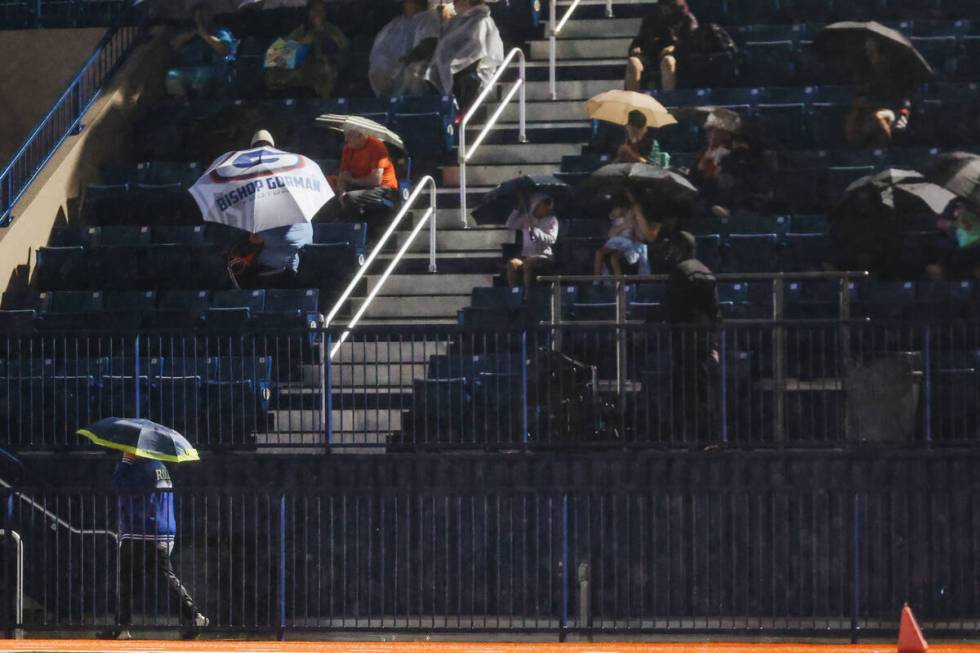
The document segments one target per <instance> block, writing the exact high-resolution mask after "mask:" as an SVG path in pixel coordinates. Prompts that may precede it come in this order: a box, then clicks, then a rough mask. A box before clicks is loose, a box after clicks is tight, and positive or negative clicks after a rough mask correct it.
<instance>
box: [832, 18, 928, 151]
mask: <svg viewBox="0 0 980 653" xmlns="http://www.w3.org/2000/svg"><path fill="white" fill-rule="evenodd" d="M813 47H814V49H815V50H816V52H817V54H818V56H819V57H820V58H821V59H822V60H823V61H824V62H825V63H826V64H828V65H829V66H830V67H831V68H832V69H836V70H837V72H838V74H840V75H842V76H845V77H848V78H849V80H850V81H852V82H855V83H857V84H858V89H857V91H856V92H855V95H854V100H853V103H852V106H851V111H850V113H849V114H848V116H847V119H846V121H845V128H844V131H845V136H846V138H847V142H848V143H849V144H850V145H852V146H854V147H874V146H878V145H886V146H887V145H888V144H889V143H891V141H892V137H893V135H894V132H896V131H901V130H904V129H906V128H907V127H908V122H909V116H910V114H911V106H912V105H911V101H910V98H911V95H912V92H913V91H914V90H915V88H916V86H917V85H918V84H921V83H923V82H925V81H928V80H929V79H931V78H932V77H933V75H934V73H933V70H932V67H931V66H930V65H929V63H928V62H927V61H926V60H925V59H924V58H923V57H922V55H921V54H920V53H919V52H918V51H917V50H916V49H915V47H914V46H913V45H912V42H911V41H909V40H908V38H906V37H905V35H904V34H902V33H901V32H898V31H896V30H893V29H890V28H888V27H885V26H884V25H881V24H880V23H876V22H874V21H872V22H867V23H860V22H847V21H845V22H840V23H833V24H831V25H828V26H827V27H825V28H823V29H822V30H820V33H819V34H817V36H816V38H815V39H814V43H813Z"/></svg>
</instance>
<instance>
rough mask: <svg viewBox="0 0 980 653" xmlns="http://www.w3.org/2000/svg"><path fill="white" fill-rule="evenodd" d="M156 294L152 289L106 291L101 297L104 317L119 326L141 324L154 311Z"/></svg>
mask: <svg viewBox="0 0 980 653" xmlns="http://www.w3.org/2000/svg"><path fill="white" fill-rule="evenodd" d="M156 304H157V294H156V292H155V291H153V290H132V291H121V292H107V293H105V296H104V299H103V303H102V306H103V309H104V310H105V312H106V313H107V315H106V319H107V320H111V321H112V322H114V323H116V324H118V325H119V326H120V327H125V326H133V327H137V328H138V327H140V326H143V324H144V323H145V322H147V321H148V320H150V319H152V318H153V317H154V314H155V313H156Z"/></svg>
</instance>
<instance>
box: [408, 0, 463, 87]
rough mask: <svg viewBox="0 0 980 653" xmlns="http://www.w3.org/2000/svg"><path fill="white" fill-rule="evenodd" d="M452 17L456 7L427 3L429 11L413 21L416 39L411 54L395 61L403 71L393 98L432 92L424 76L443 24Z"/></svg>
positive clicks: (441, 0) (441, 2)
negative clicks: (414, 22)
mask: <svg viewBox="0 0 980 653" xmlns="http://www.w3.org/2000/svg"><path fill="white" fill-rule="evenodd" d="M455 16H456V8H455V7H454V6H453V5H452V3H451V2H446V1H445V0H429V10H428V11H426V12H425V13H424V14H420V15H419V16H418V17H417V18H416V23H417V25H416V29H415V40H414V42H413V44H412V49H411V51H410V52H409V53H408V54H406V55H405V56H403V57H401V58H400V59H399V60H398V62H399V63H400V64H401V65H402V66H403V68H402V70H401V74H400V75H399V79H398V84H397V87H396V88H395V95H425V94H426V93H428V92H429V91H430V90H431V89H432V86H431V85H430V84H429V82H427V81H426V80H425V73H426V71H427V70H428V68H429V62H430V61H431V60H432V55H433V53H435V51H436V46H437V45H439V37H440V36H442V31H443V29H444V28H445V26H446V23H448V22H449V21H450V20H451V19H452V18H454V17H455Z"/></svg>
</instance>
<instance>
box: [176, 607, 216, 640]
mask: <svg viewBox="0 0 980 653" xmlns="http://www.w3.org/2000/svg"><path fill="white" fill-rule="evenodd" d="M210 623H211V620H210V619H208V618H207V617H205V616H204V615H203V614H201V613H200V612H198V613H197V614H196V615H194V622H193V624H192V625H191V627H190V628H188V629H187V630H184V631H182V632H181V633H180V638H181V639H197V636H198V635H199V634H200V629H201V628H206V627H207V626H208V625H209V624H210Z"/></svg>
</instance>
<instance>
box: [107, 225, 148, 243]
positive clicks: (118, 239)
mask: <svg viewBox="0 0 980 653" xmlns="http://www.w3.org/2000/svg"><path fill="white" fill-rule="evenodd" d="M99 231H100V237H99V243H98V244H99V245H100V246H102V247H116V246H119V247H135V246H139V245H149V244H150V236H151V233H150V228H149V227H145V226H143V227H140V226H131V225H112V226H105V227H102V228H101V229H100V230H99Z"/></svg>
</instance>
